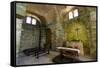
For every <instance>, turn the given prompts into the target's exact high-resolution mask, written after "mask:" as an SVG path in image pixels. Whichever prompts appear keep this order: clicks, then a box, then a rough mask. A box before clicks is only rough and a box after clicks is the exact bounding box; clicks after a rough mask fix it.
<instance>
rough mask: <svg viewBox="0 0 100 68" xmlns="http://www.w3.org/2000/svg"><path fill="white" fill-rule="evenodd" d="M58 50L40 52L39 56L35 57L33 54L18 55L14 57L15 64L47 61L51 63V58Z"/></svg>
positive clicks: (43, 62)
mask: <svg viewBox="0 0 100 68" xmlns="http://www.w3.org/2000/svg"><path fill="white" fill-rule="evenodd" d="M58 54H59V53H58V52H52V51H51V52H50V54H41V55H40V57H39V58H36V57H34V56H32V55H31V56H25V55H23V56H20V57H18V58H16V64H17V65H30V64H47V63H53V62H52V58H54V57H55V56H57V55H58Z"/></svg>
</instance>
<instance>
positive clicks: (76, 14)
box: [74, 9, 78, 17]
mask: <svg viewBox="0 0 100 68" xmlns="http://www.w3.org/2000/svg"><path fill="white" fill-rule="evenodd" d="M77 16H78V10H77V9H75V10H74V17H77Z"/></svg>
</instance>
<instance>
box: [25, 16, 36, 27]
mask: <svg viewBox="0 0 100 68" xmlns="http://www.w3.org/2000/svg"><path fill="white" fill-rule="evenodd" d="M36 22H37V20H36V19H35V18H33V17H30V16H28V17H26V23H27V24H32V25H36Z"/></svg>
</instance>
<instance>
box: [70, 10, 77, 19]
mask: <svg viewBox="0 0 100 68" xmlns="http://www.w3.org/2000/svg"><path fill="white" fill-rule="evenodd" d="M78 16H79V13H78V9H74V10H72V11H70V12H69V19H73V18H75V17H78Z"/></svg>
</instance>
